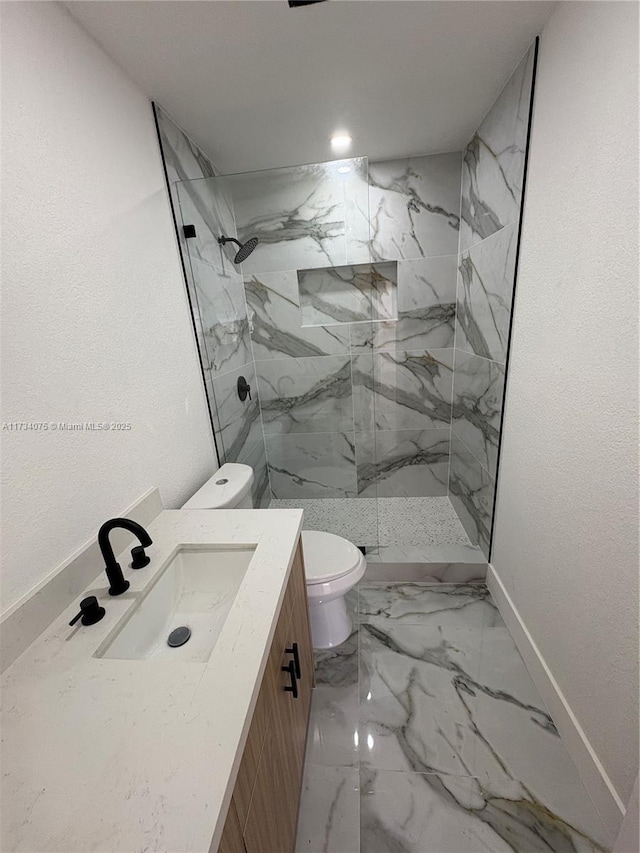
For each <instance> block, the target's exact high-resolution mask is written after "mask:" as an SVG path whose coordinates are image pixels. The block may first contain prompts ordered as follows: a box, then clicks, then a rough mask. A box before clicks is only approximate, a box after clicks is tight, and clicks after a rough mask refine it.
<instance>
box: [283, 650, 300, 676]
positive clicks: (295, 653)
mask: <svg viewBox="0 0 640 853" xmlns="http://www.w3.org/2000/svg"><path fill="white" fill-rule="evenodd" d="M285 652H286V653H287V654H288V655H293V660H294V663H295V665H296V678H298V679H300V678H302V674H301V670H300V654H299V652H298V644H297V643H293V645H292V646H291V648H290V649H285Z"/></svg>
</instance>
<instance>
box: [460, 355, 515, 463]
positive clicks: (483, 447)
mask: <svg viewBox="0 0 640 853" xmlns="http://www.w3.org/2000/svg"><path fill="white" fill-rule="evenodd" d="M504 381H505V369H504V366H503V365H501V364H497V363H496V362H495V361H489V360H488V359H486V358H478V356H475V355H470V354H469V353H465V352H462V351H460V350H456V355H455V369H454V374H453V406H452V410H451V426H452V429H453V433H454V435H456V436H457V437H458V438H459V439H461V441H463V442H464V444H465V445H466V446H467V447H468V448H469V449H470V450H471V451H472V452H473V455H474V456H475V457H476V459H477V460H478V461H479V462H480V463H481V464H482V465H483V466H484V468H486V470H487V471H488V473H489V474H490V475H491V476H492V477H494V478H495V473H496V466H497V464H498V443H499V440H500V424H501V422H502V403H503V397H504Z"/></svg>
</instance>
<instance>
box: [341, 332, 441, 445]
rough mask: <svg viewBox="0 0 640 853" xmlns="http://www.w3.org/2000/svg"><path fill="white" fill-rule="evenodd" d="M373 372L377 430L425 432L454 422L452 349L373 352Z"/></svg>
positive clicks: (374, 409)
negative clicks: (417, 430) (452, 405)
mask: <svg viewBox="0 0 640 853" xmlns="http://www.w3.org/2000/svg"><path fill="white" fill-rule="evenodd" d="M373 373H374V376H373V392H374V399H373V411H374V421H375V426H376V429H378V430H386V429H396V430H398V429H400V430H401V429H425V428H428V427H441V426H445V425H448V424H450V423H451V393H452V378H453V352H452V350H450V349H438V350H417V351H410V352H379V353H374V354H373ZM363 376H364V375H363ZM364 378H365V379H366V377H364ZM356 418H357V414H356Z"/></svg>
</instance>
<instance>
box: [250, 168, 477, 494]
mask: <svg viewBox="0 0 640 853" xmlns="http://www.w3.org/2000/svg"><path fill="white" fill-rule="evenodd" d="M461 160H462V154H461V152H456V153H451V154H441V155H435V156H425V157H416V158H411V159H405V160H395V161H386V162H381V163H373V164H370V165H369V170H368V175H367V172H366V164H365V161H349V162H350V163H352V164H354V162H355V168H356V171H357V172H358V171H359V173H360V174H359V184H358V183H357V182H354V181H352V182H351V185H350V187H349V188H348V191H347V193H345V195H346V196H347V197H348V198H349V199H350V200H351V203H349V202H346V203H345V205H344V210H343V208H342V207H340V204H339V203H338V197H337V195H336V194H335V193H334V192H332V190H331V182H332V180H333V178H332V177H331V176H330V175H329V174H328V170H329V168H330V165H328V166H327V167H326V168H327V174H326V175H324V176H321V177H322V180H320V182H318V170H319V169H322V168H323V166H322V165H318V166H314V167H300V169H299V170H290V169H285V170H275V171H274V172H271V173H264V178H262V177H261V176H260V175H257V176H252V182H251V188H250V191H249V190H248V189H246V194H245V195H244V197H242V199H241V200H240V201H239V200H238V194H237V192H236V191H235V190H234V209H235V215H236V219H237V227H238V232H239V234H240V235H241V239H247V238H248V237H249V236H253V235H257V236H258V237H260V239H261V241H263V240H264V241H265V243H266V247H265V251H263V252H261V251H260V246H259V247H258V249H257V250H256V251H255V253H254V254H253V255H252V256H251V258H250V259H249V261H248V262H247V263H246V264H244V267H243V269H244V274H245V275H244V285H245V292H246V298H247V306H248V315H249V320H250V327H251V336H252V341H253V348H254V355H255V359H256V374H257V379H258V388H259V393H260V405H261V409H262V418H263V425H264V432H265V441H266V449H267V459H268V464H269V475H270V481H271V490H272V494H273V496H274V497H276V498H340V497H376V496H384V497H390V496H414V497H416V496H429V495H446V494H447V487H448V483H447V481H448V469H449V440H450V423H451V392H452V381H453V341H454V316H455V291H456V266H457V264H456V260H457V256H456V253H457V250H458V228H459V215H458V214H459V205H460V180H461ZM307 169H311V170H312V171H311V172H309V173H306V174H305V170H307ZM292 171H293V172H295V173H296V174H295V175H294V176H292V174H291V172H292ZM367 200H368V205H370V209H368V205H367ZM363 214H364V215H363ZM341 217H342V218H341ZM301 220H302V227H301ZM343 220H344V226H343V227H340V228H338V225H339V224H340V225H341V226H342V224H343ZM310 234H312V235H314V236H313V237H310V236H309V235H310ZM274 235H276V236H274ZM369 258H370V259H371V260H372V261H374V262H378V261H397V270H396V269H395V265H394V264H391V265H388V264H383V263H380V264H375V263H374V269H377V270H380V271H381V270H383V269H387V268H388V267H391V266H392V267H394V276H395V275H397V292H396V293H394V294H393V297H394V299H393V302H394V313H395V311H397V319H394V320H389V321H384V322H374V323H367V322H353V323H351V322H348V319H349V317H350V316H352V314H350V311H353V305H352V304H351V303H350V299H351V296H352V293H353V290H352V289H348V288H345V289H343V290H342V291H341V290H340V289H339V288H336V289H335V290H334V291H331V281H328V282H327V283H326V285H325V288H324V292H323V295H324V298H325V305H324V308H325V310H326V311H327V312H328V313H330V314H331V317H328V319H327V324H325V325H317V326H304V325H303V316H302V313H301V310H300V302H299V300H300V295H299V288H298V274H297V270H301V269H307V268H310V267H315V268H318V267H323V266H324V267H326V266H335V265H343V264H356V263H362V262H364V261H366V260H368V259H369ZM328 303H330V305H329V304H328ZM340 317H342V322H339V321H337V320H335V318H340ZM329 323H330V324H329Z"/></svg>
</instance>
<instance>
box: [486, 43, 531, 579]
mask: <svg viewBox="0 0 640 853" xmlns="http://www.w3.org/2000/svg"><path fill="white" fill-rule="evenodd" d="M539 45H540V36H536V40H535V50H534V53H533V71H532V73H531V95H530V98H529V121H528V123H527V144H526V147H525V152H524V174H523V178H522V196H521V197H520V218H519V221H518V243H517V246H516V264H515V270H514V273H513V294H512V297H511V316H510V317H509V334H508V336H507V354H506V357H505V362H504V392H503V395H502V416H501V418H500V435H499V437H498V458H497V461H496V475H495V478H494V487H493V507H492V509H491V538H490V540H489V557H488V559H487V562H489V563H490V562H491V558H492V556H493V532H494V529H495V515H496V505H497V502H498V482H499V479H498V478H499V476H500V459H501V455H502V435H503V431H504V413H505V406H506V400H507V385H508V380H509V359H510V357H511V334H512V331H513V318H514V315H515V312H516V290H517V287H518V269H519V266H520V244H521V242H522V222H523V219H524V200H525V195H526V191H527V171H528V168H529V147H530V145H531V126H532V123H533V101H534V97H535V90H536V74H537V71H538V48H539Z"/></svg>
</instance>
